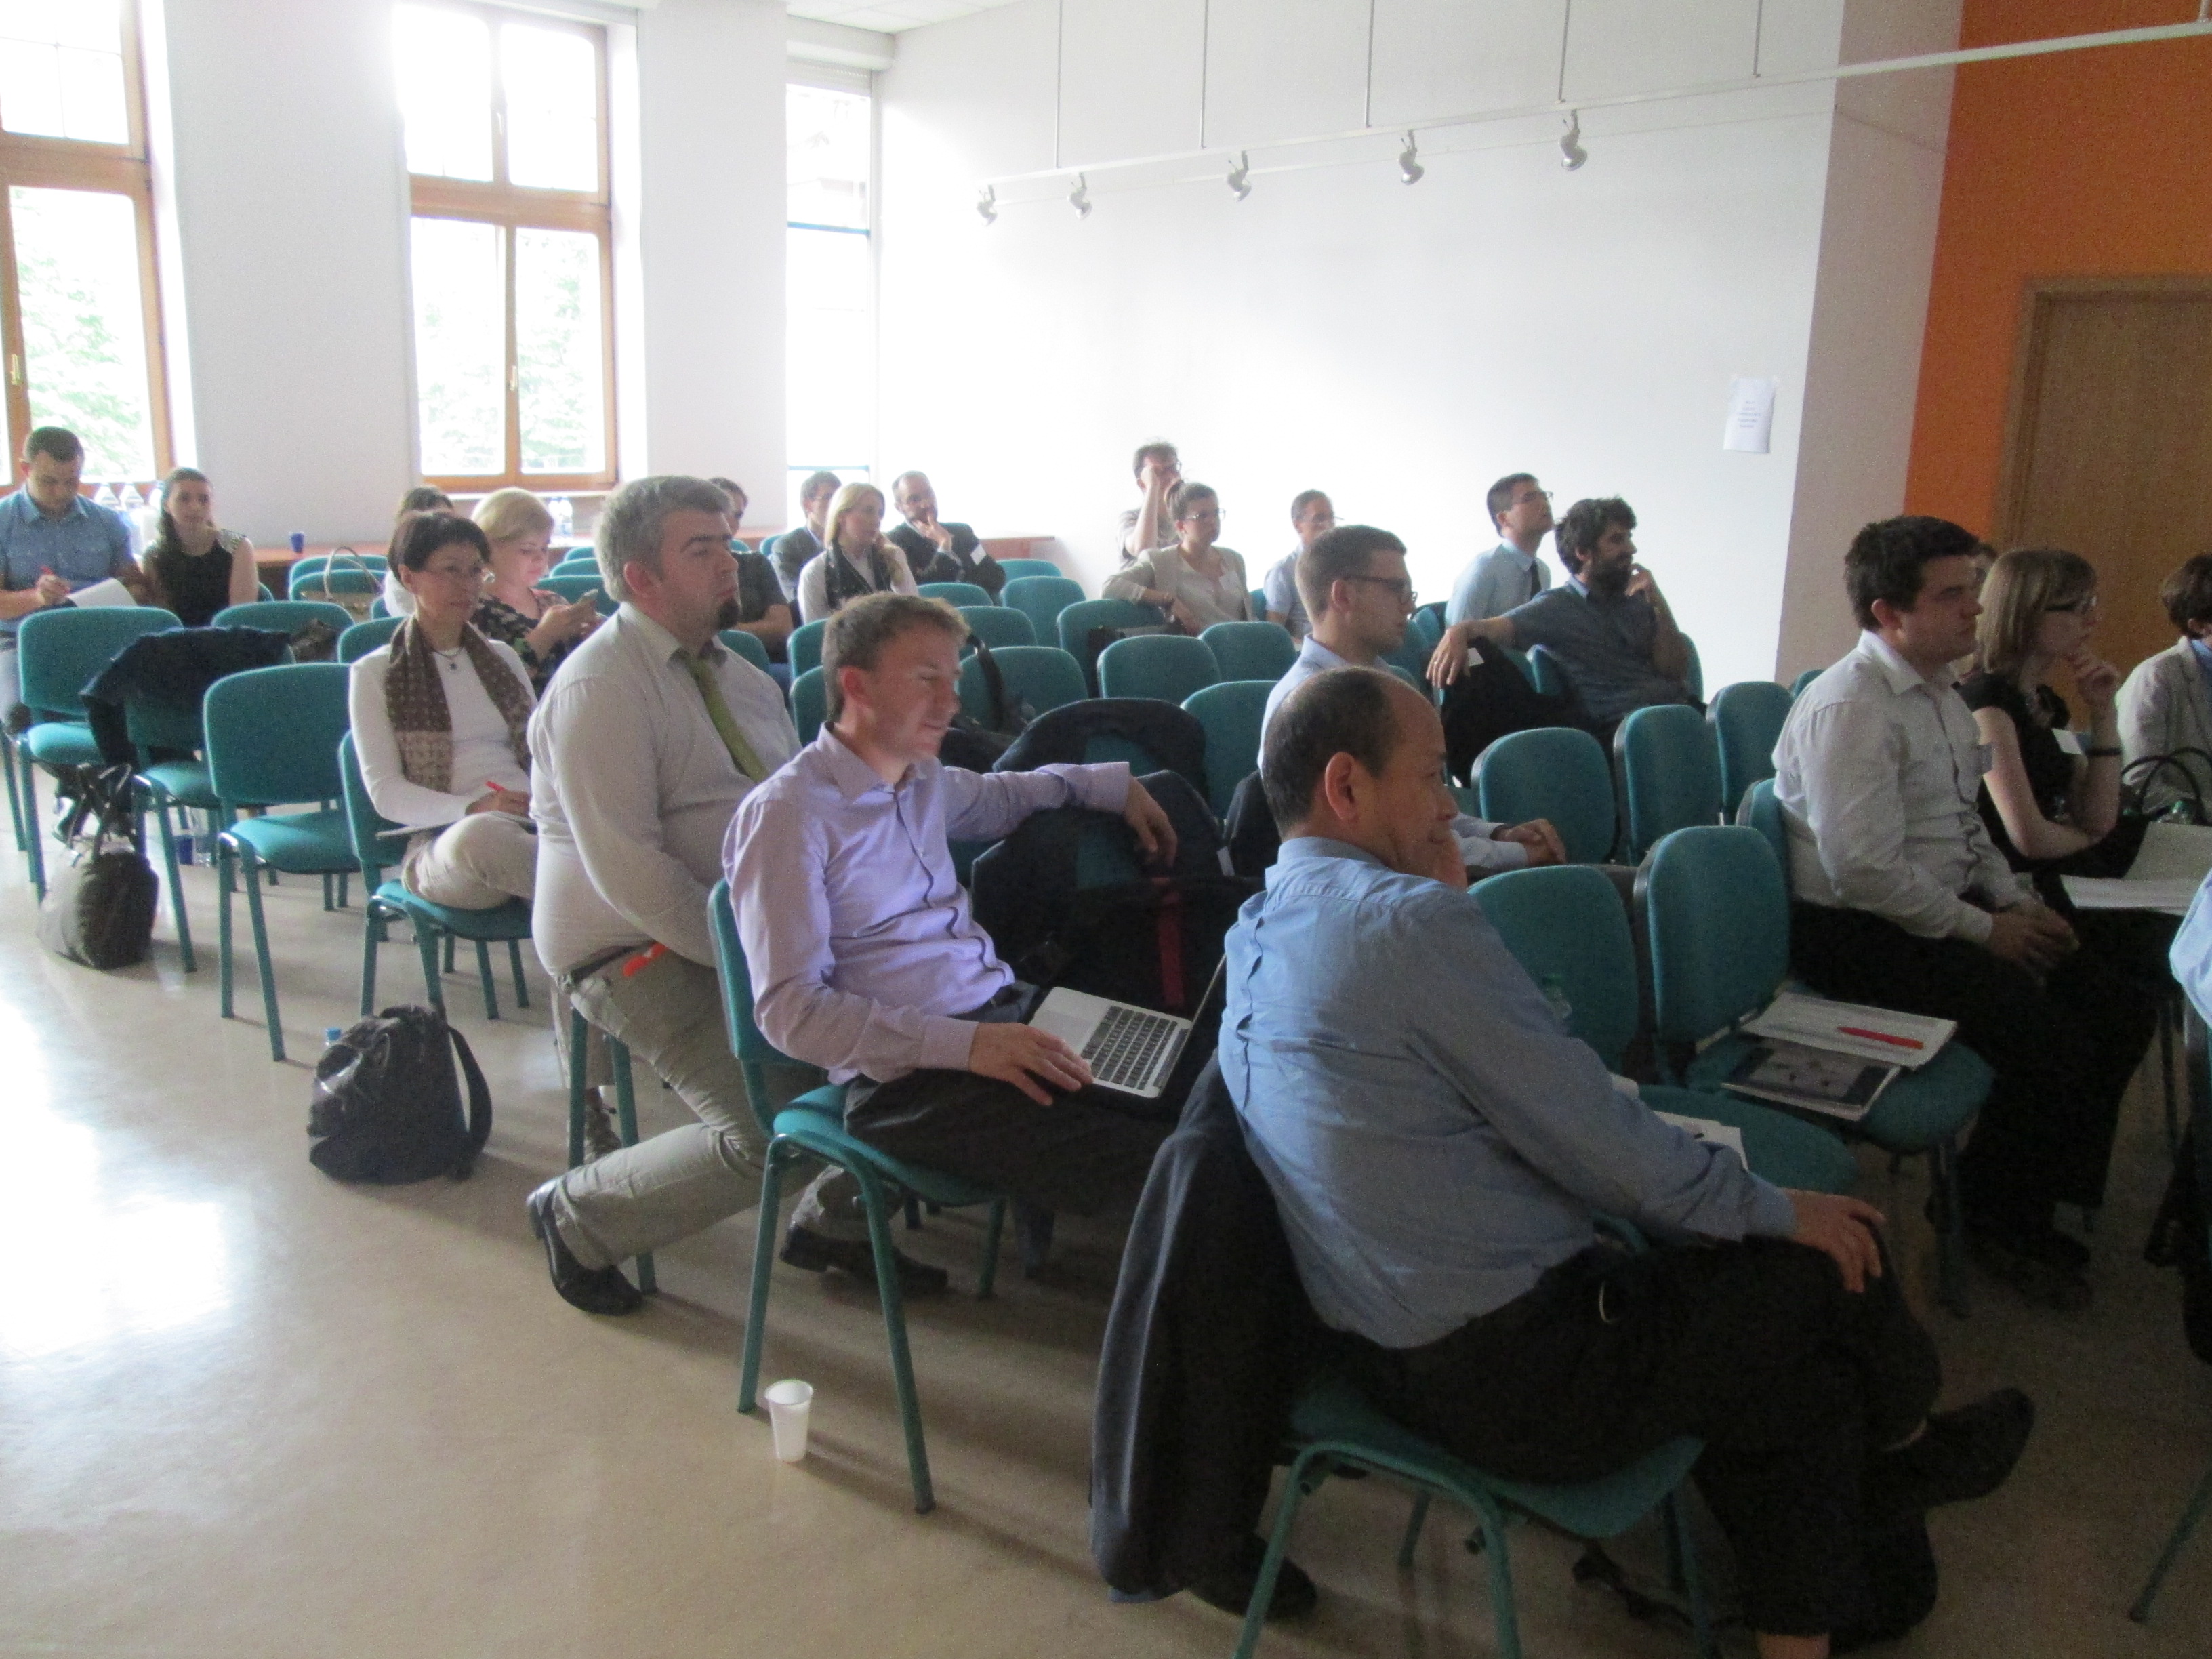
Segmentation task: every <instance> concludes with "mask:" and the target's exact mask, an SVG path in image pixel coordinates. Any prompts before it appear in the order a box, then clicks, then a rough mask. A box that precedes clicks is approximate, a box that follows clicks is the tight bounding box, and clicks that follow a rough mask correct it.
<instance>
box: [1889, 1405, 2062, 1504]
mask: <svg viewBox="0 0 2212 1659" xmlns="http://www.w3.org/2000/svg"><path fill="white" fill-rule="evenodd" d="M2034 1427H2035V1402H2034V1401H2032V1400H2030V1399H2029V1398H2028V1397H2027V1395H2024V1394H2022V1393H2021V1391H2020V1390H2019V1389H1997V1390H1996V1392H1995V1393H1994V1394H1989V1395H1984V1396H1983V1397H1982V1398H1981V1399H1979V1400H1977V1401H1974V1402H1973V1403H1972V1405H1967V1406H1961V1407H1959V1408H1958V1409H1957V1410H1955V1411H1948V1412H1936V1413H1931V1414H1930V1415H1929V1419H1928V1427H1927V1430H1926V1431H1925V1432H1923V1434H1922V1435H1921V1437H1919V1438H1918V1439H1917V1440H1915V1441H1914V1442H1913V1443H1911V1445H1908V1446H1899V1448H1897V1449H1896V1450H1894V1451H1886V1452H1880V1453H1877V1454H1876V1455H1875V1456H1874V1457H1873V1458H1872V1459H1871V1460H1869V1463H1868V1466H1867V1476H1866V1500H1865V1507H1866V1514H1867V1518H1868V1520H1869V1522H1871V1523H1874V1524H1876V1525H1880V1524H1882V1523H1885V1522H1892V1521H1897V1520H1902V1519H1904V1518H1905V1517H1907V1516H1913V1515H1922V1514H1925V1513H1926V1512H1927V1511H1928V1510H1932V1509H1934V1508H1936V1506H1937V1505H1938V1504H1960V1503H1964V1502H1966V1500H1968V1499H1969V1498H1986V1497H1988V1496H1989V1495H1990V1493H1991V1492H1995V1491H1996V1489H1997V1488H1998V1487H1999V1486H2002V1485H2003V1484H2004V1482H2005V1477H2006V1476H2008V1475H2009V1474H2011V1473H2012V1471H2013V1465H2014V1464H2015V1463H2017V1462H2020V1455H2021V1452H2022V1451H2023V1450H2025V1449H2026V1448H2027V1437H2028V1434H2029V1432H2030V1431H2032V1430H2033V1428H2034Z"/></svg>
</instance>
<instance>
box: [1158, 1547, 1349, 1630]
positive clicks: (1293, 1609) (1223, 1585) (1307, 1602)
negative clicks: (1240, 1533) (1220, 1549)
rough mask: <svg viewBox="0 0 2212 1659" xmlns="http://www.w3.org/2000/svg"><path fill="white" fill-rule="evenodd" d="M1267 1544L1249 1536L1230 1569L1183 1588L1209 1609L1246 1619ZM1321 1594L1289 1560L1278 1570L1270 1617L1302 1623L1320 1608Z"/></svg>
mask: <svg viewBox="0 0 2212 1659" xmlns="http://www.w3.org/2000/svg"><path fill="white" fill-rule="evenodd" d="M1265 1559H1267V1541H1266V1540H1264V1539H1261V1538H1260V1537H1258V1536H1256V1535H1250V1534H1248V1535H1247V1536H1246V1538H1245V1540H1244V1541H1243V1544H1242V1545H1241V1546H1240V1547H1238V1549H1237V1559H1235V1560H1234V1561H1232V1562H1231V1563H1230V1564H1229V1565H1227V1566H1225V1567H1221V1568H1218V1569H1216V1570H1215V1571H1212V1572H1208V1573H1202V1574H1200V1576H1199V1577H1195V1578H1194V1579H1192V1580H1191V1582H1190V1583H1188V1584H1187V1585H1185V1586H1184V1587H1183V1588H1184V1589H1188V1591H1189V1592H1190V1593H1191V1594H1192V1595H1195V1596H1196V1597H1197V1598H1198V1599H1199V1600H1200V1601H1203V1602H1205V1603H1206V1606H1208V1607H1219V1608H1220V1609H1221V1610H1222V1612H1224V1613H1235V1614H1236V1615H1237V1617H1238V1618H1240V1619H1241V1618H1243V1616H1244V1613H1245V1610H1246V1609H1247V1608H1249V1607H1250V1606H1251V1605H1252V1591H1253V1589H1254V1587H1255V1585H1257V1584H1258V1583H1259V1582H1260V1564H1261V1562H1262V1561H1264V1560H1265ZM1320 1601H1321V1592H1320V1591H1319V1590H1317V1589H1315V1588H1314V1581H1313V1580H1312V1579H1310V1578H1309V1577H1306V1575H1305V1572H1304V1569H1303V1568H1301V1567H1300V1566H1299V1565H1298V1564H1297V1562H1295V1561H1293V1560H1291V1558H1290V1557H1289V1556H1287V1555H1286V1556H1285V1557H1284V1558H1283V1561H1282V1565H1280V1566H1279V1567H1278V1568H1277V1569H1276V1570H1275V1593H1274V1595H1272V1596H1270V1597H1268V1598H1267V1617H1268V1618H1269V1619H1270V1620H1277V1619H1302V1618H1304V1616H1305V1615H1306V1614H1307V1613H1311V1612H1312V1611H1313V1610H1314V1608H1315V1607H1316V1606H1318V1605H1319V1604H1320Z"/></svg>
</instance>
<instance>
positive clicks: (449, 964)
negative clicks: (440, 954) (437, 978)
mask: <svg viewBox="0 0 2212 1659" xmlns="http://www.w3.org/2000/svg"><path fill="white" fill-rule="evenodd" d="M446 971H447V973H449V974H450V973H452V972H453V935H452V934H451V933H448V934H447V935H446Z"/></svg>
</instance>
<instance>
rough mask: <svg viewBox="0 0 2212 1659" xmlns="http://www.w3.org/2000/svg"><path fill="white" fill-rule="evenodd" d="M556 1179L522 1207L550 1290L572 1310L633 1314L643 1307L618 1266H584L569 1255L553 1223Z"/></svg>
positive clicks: (533, 1194)
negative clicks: (542, 1254) (542, 1250)
mask: <svg viewBox="0 0 2212 1659" xmlns="http://www.w3.org/2000/svg"><path fill="white" fill-rule="evenodd" d="M560 1184H561V1182H560V1180H559V1178H558V1177H557V1176H556V1178H555V1179H553V1180H551V1181H549V1182H546V1183H545V1184H544V1186H543V1187H540V1188H538V1190H537V1191H536V1192H534V1193H532V1194H531V1195H530V1198H529V1200H528V1202H527V1203H526V1206H525V1207H526V1208H527V1209H528V1210H529V1212H530V1231H532V1232H533V1233H536V1234H537V1235H538V1243H541V1244H543V1245H544V1247H545V1265H546V1267H548V1268H549V1269H550V1271H551V1272H552V1274H553V1288H554V1289H555V1290H556V1291H560V1292H561V1299H562V1301H563V1302H565V1303H567V1304H568V1305H569V1306H570V1307H572V1308H581V1309H582V1310H584V1311H585V1312H586V1313H588V1314H626V1313H635V1312H636V1311H637V1310H639V1309H640V1308H641V1307H643V1306H644V1305H645V1297H643V1296H642V1295H641V1294H640V1293H639V1291H638V1288H637V1286H636V1285H633V1284H631V1283H630V1282H629V1280H628V1279H624V1278H623V1272H622V1269H621V1268H619V1267H586V1266H585V1265H584V1264H583V1263H582V1262H580V1261H577V1260H576V1258H575V1256H574V1255H573V1254H571V1253H570V1251H569V1249H568V1245H567V1244H566V1243H564V1242H563V1241H562V1237H561V1230H560V1228H558V1227H557V1226H556V1225H554V1224H553V1189H554V1188H556V1187H558V1186H559V1185H560Z"/></svg>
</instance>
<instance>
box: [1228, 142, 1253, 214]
mask: <svg viewBox="0 0 2212 1659" xmlns="http://www.w3.org/2000/svg"><path fill="white" fill-rule="evenodd" d="M1228 182H1229V193H1230V194H1231V196H1234V197H1236V198H1237V200H1238V201H1240V202H1241V201H1243V199H1244V198H1245V197H1247V196H1249V195H1250V194H1251V193H1252V164H1251V162H1250V161H1247V160H1246V159H1245V156H1244V152H1243V150H1241V149H1240V150H1238V151H1237V159H1236V160H1235V161H1231V163H1230V164H1229V181H1228Z"/></svg>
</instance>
